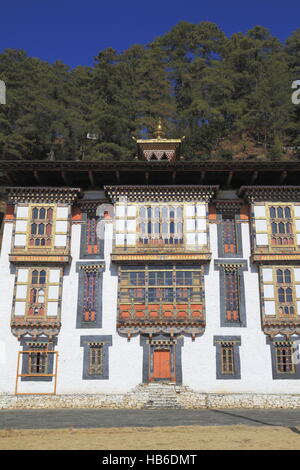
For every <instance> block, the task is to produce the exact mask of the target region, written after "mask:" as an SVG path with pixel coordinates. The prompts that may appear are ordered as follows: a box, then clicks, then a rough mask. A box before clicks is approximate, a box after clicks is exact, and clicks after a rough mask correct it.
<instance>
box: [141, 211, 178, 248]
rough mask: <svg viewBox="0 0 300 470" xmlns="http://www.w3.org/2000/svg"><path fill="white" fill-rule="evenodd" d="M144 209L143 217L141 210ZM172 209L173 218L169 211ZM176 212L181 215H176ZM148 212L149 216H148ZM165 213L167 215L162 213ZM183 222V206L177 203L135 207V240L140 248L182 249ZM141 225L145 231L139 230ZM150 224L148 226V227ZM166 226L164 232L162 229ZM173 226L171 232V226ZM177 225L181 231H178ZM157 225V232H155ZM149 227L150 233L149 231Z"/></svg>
mask: <svg viewBox="0 0 300 470" xmlns="http://www.w3.org/2000/svg"><path fill="white" fill-rule="evenodd" d="M142 209H144V215H141V210H142ZM172 209H174V216H171V210H172ZM178 210H180V211H181V215H178ZM149 211H151V215H150V216H149ZM157 211H158V213H157ZM165 211H167V215H166V214H164V212H165ZM183 222H184V205H183V204H178V203H174V204H172V203H169V204H154V203H151V204H150V203H149V204H142V205H138V206H137V240H138V242H137V243H138V245H140V246H153V245H154V246H155V245H162V246H168V247H169V246H171V247H182V246H183V244H184V234H183V227H184V225H183ZM142 224H144V226H145V231H144V232H143V231H142V230H141V227H142ZM149 224H150V225H149ZM165 224H167V230H166V231H164V230H163V227H164V225H165ZM172 224H174V229H173V231H172V230H171V225H172ZM179 224H181V230H180V231H179V230H178V228H179ZM157 225H158V227H159V230H155V227H156V226H157ZM149 227H150V231H149Z"/></svg>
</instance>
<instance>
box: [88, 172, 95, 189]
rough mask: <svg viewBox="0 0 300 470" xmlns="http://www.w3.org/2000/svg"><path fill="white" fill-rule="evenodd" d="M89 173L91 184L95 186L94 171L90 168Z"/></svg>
mask: <svg viewBox="0 0 300 470" xmlns="http://www.w3.org/2000/svg"><path fill="white" fill-rule="evenodd" d="M88 173H89V180H90V183H91V186H92V188H94V187H95V179H94V175H93V172H92V170H89V172H88Z"/></svg>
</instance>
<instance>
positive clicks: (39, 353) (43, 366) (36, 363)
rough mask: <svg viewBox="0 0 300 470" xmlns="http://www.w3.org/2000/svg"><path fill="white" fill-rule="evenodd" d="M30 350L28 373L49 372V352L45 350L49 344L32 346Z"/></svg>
mask: <svg viewBox="0 0 300 470" xmlns="http://www.w3.org/2000/svg"><path fill="white" fill-rule="evenodd" d="M31 349H32V350H31V351H29V352H28V374H32V375H36V374H47V373H48V363H49V361H48V358H49V357H48V353H47V352H46V351H44V349H47V345H46V344H45V346H40V347H32V348H31Z"/></svg>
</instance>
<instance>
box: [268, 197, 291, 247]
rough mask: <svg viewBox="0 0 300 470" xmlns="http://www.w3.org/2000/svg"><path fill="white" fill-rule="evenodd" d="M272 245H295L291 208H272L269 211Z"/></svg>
mask: <svg viewBox="0 0 300 470" xmlns="http://www.w3.org/2000/svg"><path fill="white" fill-rule="evenodd" d="M269 217H270V224H271V243H272V245H294V235H293V219H292V212H291V207H289V206H282V207H281V206H272V207H270V209H269Z"/></svg>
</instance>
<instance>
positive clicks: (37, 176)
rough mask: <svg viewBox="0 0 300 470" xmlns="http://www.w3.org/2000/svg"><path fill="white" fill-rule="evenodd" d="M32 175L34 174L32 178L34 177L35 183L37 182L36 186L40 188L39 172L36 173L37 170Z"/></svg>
mask: <svg viewBox="0 0 300 470" xmlns="http://www.w3.org/2000/svg"><path fill="white" fill-rule="evenodd" d="M33 174H34V177H35V179H36V181H37V184H38V185H39V186H42V183H41V178H40V175H39V172H38V171H37V170H34V172H33Z"/></svg>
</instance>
